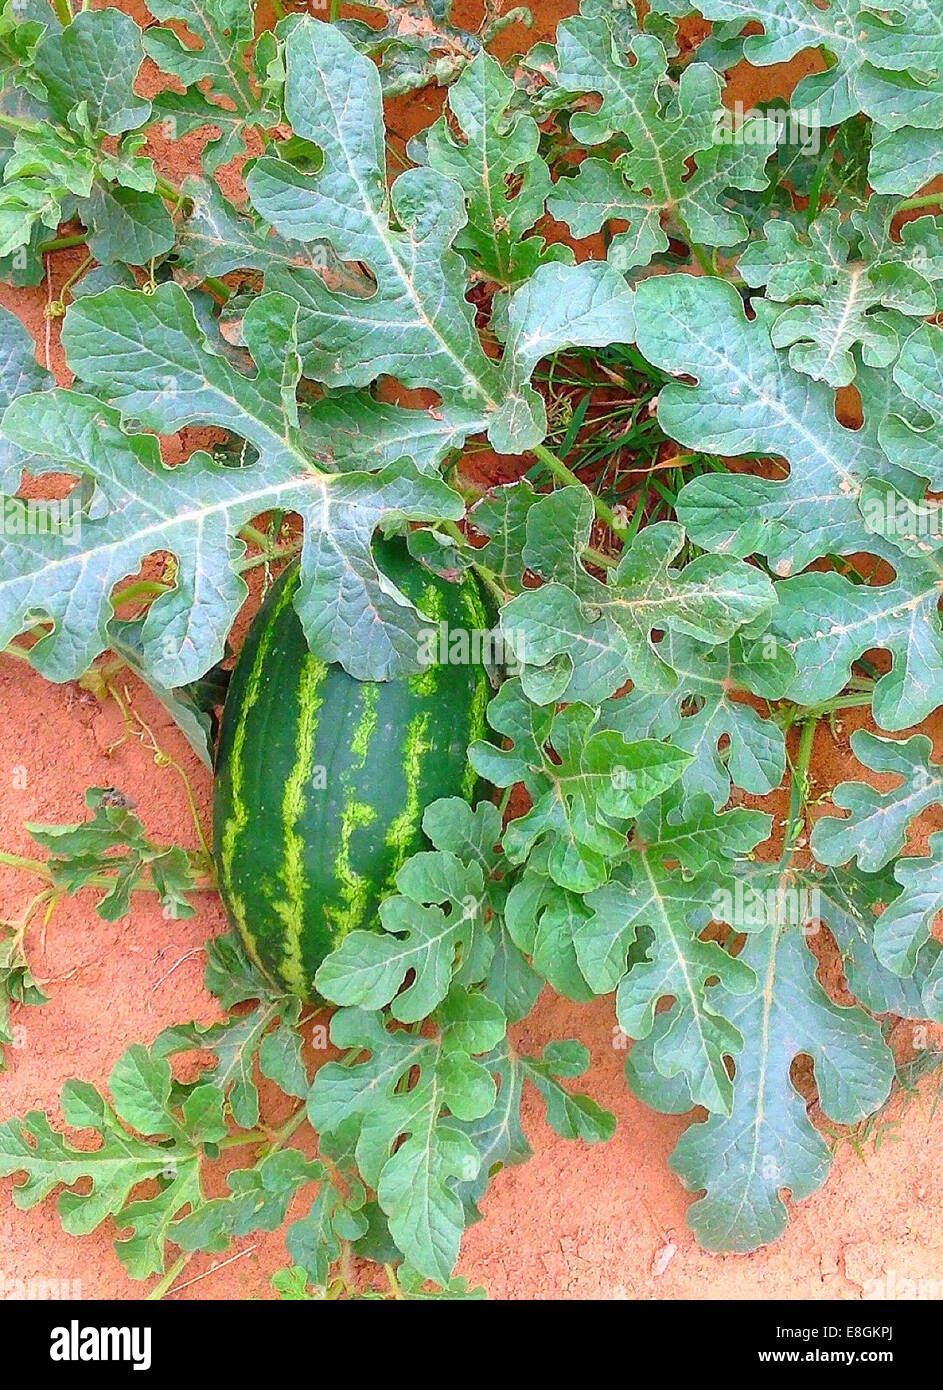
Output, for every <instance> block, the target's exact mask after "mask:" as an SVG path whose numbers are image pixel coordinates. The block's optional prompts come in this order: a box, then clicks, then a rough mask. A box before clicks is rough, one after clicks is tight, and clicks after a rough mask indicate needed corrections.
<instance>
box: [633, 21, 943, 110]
mask: <svg viewBox="0 0 943 1390" xmlns="http://www.w3.org/2000/svg"><path fill="white" fill-rule="evenodd" d="M658 8H659V10H661V11H663V12H664V13H666V14H686V13H687V12H688V9H689V6H688V3H687V0H659V4H658ZM875 8H876V7H874V6H871V5H870V4H868V3H862V0H827V3H824V4H819V3H816V0H698V9H699V10H700V12H701V14H702V15H703V16H704V18H705V19H720V20H724V21H728V20H729V21H739V24H740V25H741V26H745V25H747V24H748V23H750V22H753V21H759V23H760V24H761V25H762V26H763V32H762V33H754V34H750V35H749V36H747V38H745V39H744V42H743V56H744V57H745V58H746V59H747V61H748V62H750V63H752V64H753V65H754V66H755V67H765V66H767V65H768V64H771V63H785V62H788V60H789V59H790V58H794V57H795V56H796V54H798V53H801V52H802V51H803V50H804V49H807V48H811V49H824V50H825V51H826V52H827V53H828V54H830V55H831V56H832V58H833V59H834V61H833V62H831V63H830V64H829V66H828V67H827V68H826V70H825V71H824V72H823V71H819V72H814V73H812V74H810V75H809V76H807V77H803V78H802V79H801V80H800V81H799V84H798V86H797V87H796V88H795V90H794V91H793V93H792V106H793V108H794V109H802V110H803V111H804V112H805V114H806V118H807V120H808V123H809V124H810V125H816V126H822V127H825V126H831V125H837V124H838V123H839V122H840V121H845V120H847V119H848V118H849V117H850V116H853V115H855V113H856V112H858V111H864V112H865V113H866V114H867V115H869V116H871V117H872V118H873V119H874V120H875V121H876V122H878V124H883V125H886V126H892V127H894V128H897V127H900V126H908V125H913V126H918V127H920V128H922V129H929V128H931V127H936V126H939V125H940V124H943V79H941V76H940V68H941V66H943V62H941V57H940V46H939V21H938V18H937V16H936V14H935V12H934V11H933V10H932V9H931V8H930V7H929V6H928V7H927V8H926V9H925V10H924V9H922V8H921V7H920V6H919V5H909V6H906V7H898V8H896V9H894V10H893V11H891V14H890V15H888V14H887V13H886V12H881V13H879V14H875V13H874V9H875Z"/></svg>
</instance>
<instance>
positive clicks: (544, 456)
mask: <svg viewBox="0 0 943 1390" xmlns="http://www.w3.org/2000/svg"><path fill="white" fill-rule="evenodd" d="M531 453H532V454H534V455H535V456H536V457H537V458H539V459H540V462H541V463H543V464H545V465H546V467H547V468H549V470H550V472H551V473H552V474H553V476H554V477H555V478H558V479H559V480H560V482H561V483H567V484H569V485H572V484H573V483H576V484H577V485H578V486H579V487H585V486H586V484H585V483H584V482H583V481H582V480H581V479H580V478H578V477H577V476H576V474H575V473H574V472H573V470H572V468H568V467H567V466H566V464H565V463H564V462H563V460H562V459H559V458H557V456H556V454H555V453H554V452H553V451H552V450H551V449H548V448H547V446H546V444H535V445H534V447H533V449H531ZM593 506H594V507H595V509H596V515H597V516H598V517H599V519H600V521H604V522H605V524H606V525H607V526H608V527H609V529H610V531H613V532H615V534H616V535H617V536H619V537H620V539H621V538H622V537H624V536H625V532H626V528H625V525H624V524H623V523H622V522H621V521H619V520H618V519H617V517H616V514H615V512H614V511H613V510H612V508H611V507H610V505H609V503H608V502H604V501H603V500H602V498H601V497H596V496H595V495H593Z"/></svg>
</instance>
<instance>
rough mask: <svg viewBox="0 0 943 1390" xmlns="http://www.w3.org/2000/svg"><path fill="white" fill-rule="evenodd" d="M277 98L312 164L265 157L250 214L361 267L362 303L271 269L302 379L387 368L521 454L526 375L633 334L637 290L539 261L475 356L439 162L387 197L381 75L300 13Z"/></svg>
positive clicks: (457, 221)
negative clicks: (296, 311) (365, 277)
mask: <svg viewBox="0 0 943 1390" xmlns="http://www.w3.org/2000/svg"><path fill="white" fill-rule="evenodd" d="M286 61H287V74H288V75H287V82H286V97H285V105H286V111H287V112H288V116H289V119H290V120H291V123H292V127H293V129H294V130H295V132H296V134H298V135H301V136H302V137H303V138H304V139H305V140H308V141H310V142H312V143H313V144H315V145H317V146H318V148H319V149H320V150H321V151H322V155H323V162H322V165H321V168H320V169H319V170H318V172H317V173H316V174H310V173H308V172H307V171H304V170H300V169H297V168H295V167H293V166H292V165H290V164H289V163H287V162H286V161H285V160H279V159H275V158H272V157H270V156H266V157H263V158H262V159H260V160H259V161H258V162H257V163H256V164H255V165H254V166H253V169H252V170H251V172H250V174H249V176H248V179H247V185H248V188H249V194H250V197H251V199H252V202H253V204H254V206H255V207H256V209H257V210H258V211H259V212H260V213H261V214H262V216H263V217H265V218H266V220H267V221H269V222H271V223H272V225H273V226H274V227H275V228H276V230H277V231H278V232H279V233H280V234H281V235H282V236H285V237H289V238H292V239H295V240H302V241H307V240H311V239H312V238H315V239H325V240H327V241H329V242H330V243H331V244H332V245H333V246H334V247H335V249H336V251H337V253H338V255H341V254H342V255H343V256H344V257H345V258H346V259H351V260H352V259H356V260H359V261H362V262H363V263H364V264H365V265H367V266H368V267H369V269H370V272H371V273H372V275H373V277H374V279H375V281H376V286H377V288H376V292H375V294H374V295H373V296H371V297H370V298H369V299H355V298H353V297H351V296H350V295H346V294H339V293H337V292H336V291H335V290H334V289H332V288H331V286H330V285H329V284H328V283H327V282H326V280H325V279H322V278H321V277H320V276H319V275H318V274H316V273H314V272H305V271H301V270H294V269H285V268H278V267H276V268H274V269H273V270H272V271H270V272H269V274H268V276H267V277H266V284H267V287H268V288H271V289H276V290H282V291H284V292H286V293H288V294H291V295H293V296H294V297H295V298H296V299H297V301H298V302H299V304H300V306H301V312H300V315H299V348H300V352H301V357H302V361H303V364H304V371H305V374H306V375H308V376H312V377H314V378H315V379H316V380H319V381H323V382H324V383H325V384H326V385H328V386H332V387H337V386H365V385H367V384H369V382H371V381H373V380H375V379H376V378H377V377H378V376H380V375H383V374H389V375H393V376H396V377H397V378H398V379H399V380H400V381H401V382H402V384H403V385H405V386H431V387H434V388H435V390H436V391H438V392H439V394H440V396H441V397H442V398H443V401H444V404H445V407H446V414H448V411H449V409H450V408H461V409H463V410H464V411H465V412H468V411H475V412H476V414H477V423H476V425H475V428H477V429H481V428H482V427H487V430H488V434H489V438H490V439H491V442H492V443H493V444H494V446H495V448H497V449H500V450H503V451H506V452H514V453H520V452H522V451H523V450H524V449H526V448H528V447H530V446H532V445H533V444H535V443H538V442H539V441H540V440H541V439H542V438H543V436H544V433H545V431H546V416H545V410H544V406H543V402H542V400H541V399H540V397H539V396H538V395H537V393H536V392H535V391H534V390H533V388H532V387H530V385H529V376H530V374H531V372H532V371H533V369H534V367H535V366H536V364H537V362H538V361H539V360H540V358H541V357H544V356H546V355H548V354H549V353H551V352H553V351H555V350H556V349H557V348H560V347H563V346H566V345H570V344H587V345H590V344H595V343H603V342H612V341H631V338H632V335H633V329H634V315H633V303H634V299H633V295H632V293H631V291H629V290H628V288H627V287H626V285H625V283H624V281H623V280H622V278H621V277H620V276H619V275H617V274H616V273H615V272H613V271H612V270H611V269H610V268H609V267H607V266H604V265H599V264H589V263H587V264H584V265H582V266H560V265H545V266H542V267H540V268H539V270H538V271H537V272H536V273H535V274H534V276H533V277H532V278H531V279H530V280H529V281H528V282H527V283H526V284H525V285H524V286H523V287H522V288H521V289H520V290H519V291H518V292H517V294H516V295H515V296H514V298H513V299H512V301H511V305H510V308H509V331H508V335H507V340H506V346H505V355H504V359H503V361H502V362H501V364H498V363H496V362H494V361H493V360H492V359H490V358H489V357H488V356H487V355H486V353H485V352H484V350H483V348H482V346H481V344H480V343H479V341H478V336H477V333H476V331H475V325H474V311H473V309H472V306H471V305H470V304H469V303H468V301H467V300H466V299H465V268H464V265H463V263H462V261H461V259H460V257H459V256H458V255H457V253H456V252H455V251H454V250H453V243H454V241H455V238H456V236H457V234H458V233H459V232H460V231H461V229H462V228H463V227H464V226H465V223H466V213H465V205H464V199H463V197H462V193H461V189H460V188H459V186H458V185H457V184H455V183H453V182H452V181H451V180H450V179H448V178H445V177H443V176H442V175H441V174H440V173H438V172H437V171H436V170H435V169H431V168H424V169H409V170H407V171H406V172H405V173H403V174H401V175H400V176H399V178H398V179H396V181H395V182H394V184H393V185H392V188H391V189H390V190H389V193H387V187H386V177H385V154H384V150H383V119H382V115H383V113H382V105H381V99H380V82H379V77H378V74H377V70H376V68H375V67H374V65H373V64H372V63H371V62H370V61H369V60H368V59H366V58H362V57H360V56H359V55H358V54H357V53H356V52H355V50H354V49H353V48H352V47H351V45H350V43H349V41H348V40H347V39H346V38H345V37H344V35H343V34H342V33H341V32H340V31H339V30H338V29H336V28H335V27H334V26H333V25H328V24H322V23H319V22H316V21H310V20H309V21H306V22H300V23H298V24H296V25H295V26H294V27H293V28H292V30H291V32H290V34H289V36H288V38H287V40H286Z"/></svg>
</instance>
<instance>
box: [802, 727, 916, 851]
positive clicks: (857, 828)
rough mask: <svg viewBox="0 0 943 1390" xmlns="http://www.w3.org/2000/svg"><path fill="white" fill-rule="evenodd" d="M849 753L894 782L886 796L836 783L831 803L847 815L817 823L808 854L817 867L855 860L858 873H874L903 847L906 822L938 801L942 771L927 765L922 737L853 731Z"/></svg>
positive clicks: (863, 786)
mask: <svg viewBox="0 0 943 1390" xmlns="http://www.w3.org/2000/svg"><path fill="white" fill-rule="evenodd" d="M851 751H852V752H853V753H854V755H855V757H856V758H857V759H858V761H859V762H860V763H863V764H864V766H865V767H866V768H868V769H869V770H870V771H871V772H878V773H881V774H886V773H893V774H894V775H895V777H897V778H899V779H900V780H899V781H898V782H897V785H896V786H894V787H893V788H892V789H891V790H890V791H878V789H877V788H876V787H872V786H871V785H870V783H868V782H840V783H839V784H838V786H837V787H836V788H835V790H834V791H833V792H832V801H833V802H834V803H835V805H836V806H838V807H840V808H841V809H842V810H843V811H849V812H850V813H851V814H850V815H848V816H846V817H845V818H844V819H843V820H839V819H838V818H837V817H836V816H822V817H821V819H819V820H817V821H816V823H815V826H814V827H813V830H812V839H811V846H812V852H813V854H814V855H815V856H816V858H817V859H818V860H819V861H820V862H821V863H823V864H847V863H848V861H849V860H851V859H854V858H856V857H857V860H858V865H859V867H860V868H862V869H864V870H865V871H866V872H868V873H874V872H875V871H876V870H877V869H881V868H883V867H884V865H885V864H887V863H888V862H889V861H890V860H891V859H893V858H894V857H895V856H896V855H898V854H899V853H900V851H901V850H902V849H903V848H904V845H905V843H906V840H907V831H908V828H909V827H910V824H911V822H912V821H913V820H915V819H916V817H917V816H919V815H920V813H921V812H922V811H925V810H926V809H927V807H928V806H935V805H937V804H938V803H940V802H941V801H943V766H941V765H940V764H939V763H931V761H930V754H931V753H932V752H933V744H932V743H931V741H930V739H928V738H927V736H926V734H914V736H913V737H912V738H908V739H905V740H904V741H903V742H898V741H895V740H894V739H889V738H880V737H878V736H877V735H876V734H872V733H870V732H869V731H868V730H867V729H856V730H855V732H854V733H853V734H852V736H851Z"/></svg>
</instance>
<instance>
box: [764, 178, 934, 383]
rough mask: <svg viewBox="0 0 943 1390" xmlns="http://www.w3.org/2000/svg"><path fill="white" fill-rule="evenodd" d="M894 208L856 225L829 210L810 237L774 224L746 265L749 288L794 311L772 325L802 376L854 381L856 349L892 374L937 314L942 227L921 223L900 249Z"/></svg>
mask: <svg viewBox="0 0 943 1390" xmlns="http://www.w3.org/2000/svg"><path fill="white" fill-rule="evenodd" d="M889 201H890V200H888V201H887V202H885V200H882V199H874V200H872V202H871V204H870V206H869V207H868V209H867V212H865V213H863V212H857V213H853V214H852V217H851V221H850V224H846V223H843V222H842V220H841V218H840V216H839V214H838V212H837V210H836V209H834V208H829V209H828V210H827V211H826V212H824V213H823V214H822V215H821V216H820V217H818V218H816V220H815V221H814V222H813V223H812V224H811V226H810V227H809V228H808V231H807V232H806V233H804V234H799V233H797V231H796V229H795V228H794V227H792V226H791V225H790V224H789V223H788V222H783V221H781V220H778V219H776V220H770V221H769V222H767V224H766V226H765V228H764V235H763V237H762V238H760V239H759V240H757V241H754V242H753V243H751V245H750V246H749V247H748V248H747V250H746V251H745V252H744V254H743V255H742V256H741V257H740V262H739V266H740V273H741V274H742V275H743V276H744V278H745V279H746V281H747V283H748V284H750V285H765V286H766V294H767V297H768V298H770V299H775V300H777V301H779V302H782V303H785V304H788V305H790V306H791V307H790V308H788V309H785V310H784V311H783V312H782V313H781V314H780V316H779V318H778V319H776V321H775V323H774V324H773V326H772V330H771V336H772V340H773V343H774V344H775V346H776V347H788V348H789V361H790V363H791V364H792V366H794V367H795V368H796V370H797V371H800V372H807V373H808V375H809V376H813V377H816V378H818V379H819V380H820V381H826V382H828V384H829V385H830V386H847V385H848V384H849V383H850V382H851V381H852V380H853V378H854V376H855V370H856V366H855V359H854V353H853V349H854V348H856V347H859V348H860V351H861V354H862V357H863V359H864V361H865V362H866V363H868V364H869V365H871V366H874V367H887V366H890V364H891V363H892V362H894V361H895V359H896V358H897V355H898V353H899V352H900V348H901V344H902V342H903V341H904V340H906V338H907V336H908V335H909V334H910V333H912V332H913V330H914V328H915V327H916V326H917V325H916V322H914V320H916V319H920V318H924V317H925V316H926V315H927V314H932V313H933V312H934V311H935V309H936V305H937V297H938V289H937V286H936V285H935V284H934V280H935V279H936V278H937V276H938V275H940V276H941V278H943V274H941V272H943V267H939V266H934V265H933V264H932V263H931V262H929V258H928V255H927V246H926V239H930V240H932V241H934V242H936V241H938V239H939V228H938V225H937V221H936V219H934V218H921V219H920V222H921V223H922V224H923V230H922V231H921V228H920V227H915V226H914V225H913V224H911V225H910V236H909V238H908V241H907V242H906V243H903V244H902V243H900V242H897V241H893V240H891V238H890V236H889V226H890V219H891V212H892V208H891V207H890V206H888V202H889ZM853 243H854V246H855V252H854V253H853V251H852V244H853ZM902 316H903V317H902Z"/></svg>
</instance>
